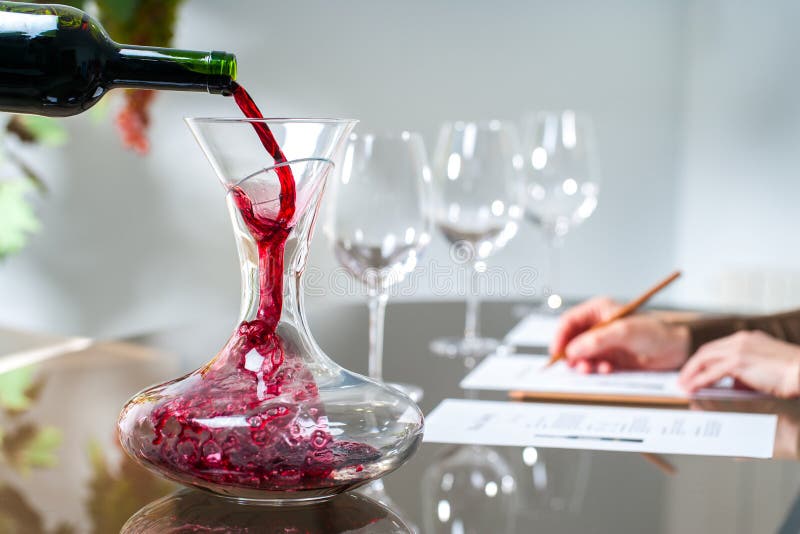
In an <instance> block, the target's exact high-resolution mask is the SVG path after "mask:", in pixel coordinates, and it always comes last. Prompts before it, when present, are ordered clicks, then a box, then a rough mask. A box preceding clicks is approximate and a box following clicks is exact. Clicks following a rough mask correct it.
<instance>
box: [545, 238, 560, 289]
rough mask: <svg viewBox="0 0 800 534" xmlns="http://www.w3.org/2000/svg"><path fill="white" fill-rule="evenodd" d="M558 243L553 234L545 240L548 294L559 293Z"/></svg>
mask: <svg viewBox="0 0 800 534" xmlns="http://www.w3.org/2000/svg"><path fill="white" fill-rule="evenodd" d="M559 248H560V247H559V243H558V238H557V237H555V236H551V237H550V239H548V242H547V249H548V256H549V257H548V260H549V265H548V268H549V269H550V294H551V295H559V292H558V291H559V283H560V282H559V274H560V273H559V260H560V257H559V253H560V250H559ZM559 296H560V295H559Z"/></svg>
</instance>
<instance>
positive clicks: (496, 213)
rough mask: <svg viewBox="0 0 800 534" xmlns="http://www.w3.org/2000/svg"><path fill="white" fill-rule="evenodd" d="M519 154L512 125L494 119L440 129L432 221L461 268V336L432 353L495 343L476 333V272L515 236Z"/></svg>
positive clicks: (488, 348)
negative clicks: (463, 283)
mask: <svg viewBox="0 0 800 534" xmlns="http://www.w3.org/2000/svg"><path fill="white" fill-rule="evenodd" d="M522 166H523V161H522V156H521V154H520V152H519V139H518V137H517V131H516V128H515V127H514V125H513V124H511V123H509V122H504V121H499V120H488V121H481V122H460V121H459V122H451V123H446V124H444V125H443V126H442V128H441V131H440V133H439V140H438V143H437V145H436V152H435V155H434V160H433V185H434V187H433V189H434V197H433V198H434V202H433V210H434V220H435V222H436V225H437V227H438V228H439V230H440V231H441V233H442V235H444V237H445V238H446V239H447V241H448V242H449V243H450V244H451V249H450V256H451V258H452V259H453V260H454V261H455V262H456V263H459V264H464V265H465V266H466V269H467V273H466V277H465V278H466V318H465V325H464V336H463V337H461V338H453V337H447V338H438V339H435V340H433V341H432V342H431V344H430V348H431V351H432V352H433V353H434V354H437V355H442V356H449V357H468V358H480V357H482V356H485V355H487V354H489V353H491V352H493V351H494V350H495V349H496V348H497V347H498V346H499V345H500V342H499V341H498V340H497V339H493V338H487V337H482V336H481V335H480V332H479V323H480V315H479V300H478V291H479V284H477V283H476V281H477V280H476V279H477V277H478V276H479V275H480V273H482V272H485V271H486V260H487V259H488V258H489V257H490V256H491V255H492V254H494V253H495V252H497V251H498V250H500V249H502V248H503V247H504V246H506V244H507V243H508V242H509V241H510V240H511V239H512V238H513V237H514V236H515V235H516V233H517V229H518V228H519V220H520V219H521V218H522V215H523V208H522V202H523V200H524V199H523V198H522V194H523V191H522V176H521V170H522Z"/></svg>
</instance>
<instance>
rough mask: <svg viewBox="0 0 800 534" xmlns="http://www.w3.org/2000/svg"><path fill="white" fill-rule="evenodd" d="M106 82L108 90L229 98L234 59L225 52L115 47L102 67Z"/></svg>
mask: <svg viewBox="0 0 800 534" xmlns="http://www.w3.org/2000/svg"><path fill="white" fill-rule="evenodd" d="M106 80H107V83H108V85H109V87H110V88H111V87H135V88H140V89H172V90H181V91H207V92H209V93H214V94H230V92H231V84H232V83H233V81H234V80H236V57H235V56H234V55H233V54H229V53H228V52H200V51H195V50H175V49H172V48H157V47H151V46H129V45H119V48H118V49H117V53H116V54H115V55H114V57H113V59H112V60H111V61H110V62H109V64H108V65H107V66H106Z"/></svg>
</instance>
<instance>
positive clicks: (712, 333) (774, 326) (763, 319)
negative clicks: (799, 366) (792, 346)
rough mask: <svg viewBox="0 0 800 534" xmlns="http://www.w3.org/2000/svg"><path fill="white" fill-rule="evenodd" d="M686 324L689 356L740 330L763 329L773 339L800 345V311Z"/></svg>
mask: <svg viewBox="0 0 800 534" xmlns="http://www.w3.org/2000/svg"><path fill="white" fill-rule="evenodd" d="M683 324H685V325H686V326H688V327H689V334H690V336H691V343H690V345H689V354H694V353H695V352H696V351H697V349H699V348H700V347H701V346H702V345H704V344H705V343H708V342H709V341H712V340H714V339H718V338H721V337H725V336H729V335H731V334H733V333H734V332H738V331H739V330H761V331H762V332H765V333H767V334H769V335H771V336H773V337H776V338H778V339H782V340H783V341H788V342H789V343H796V344H800V310H792V311H788V312H783V313H777V314H774V315H753V316H730V317H714V318H708V319H695V320H691V321H686V322H684V323H683Z"/></svg>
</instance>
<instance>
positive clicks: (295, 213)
mask: <svg viewBox="0 0 800 534" xmlns="http://www.w3.org/2000/svg"><path fill="white" fill-rule="evenodd" d="M187 122H188V124H189V127H190V128H191V130H192V132H193V134H194V135H195V137H196V138H197V140H198V142H199V144H200V146H201V148H202V149H203V151H204V152H205V155H206V157H207V158H208V159H209V161H210V162H211V165H212V166H213V168H214V170H215V171H216V174H217V175H218V177H219V178H220V180H221V181H222V184H223V185H224V186H225V189H226V191H227V203H228V208H229V211H230V214H231V219H232V221H233V227H234V235H235V237H236V243H237V248H238V252H239V258H240V263H241V272H242V306H241V313H240V319H239V323H238V326H237V328H236V330H235V331H234V332H233V334H232V336H231V338H230V339H229V340H228V342H227V344H226V345H225V347H224V348H223V349H222V350H221V351H220V352H219V353H218V354H217V355H216V356H215V357H214V358H213V359H212V360H211V361H210V362H208V363H207V364H205V365H204V366H203V367H201V368H200V369H198V370H196V371H194V372H192V373H189V374H188V375H186V376H184V377H181V378H177V379H175V380H172V381H169V382H166V383H164V384H160V385H157V386H153V387H150V388H147V389H145V390H144V391H142V392H140V393H139V394H137V395H136V396H134V397H133V398H132V399H131V400H130V401H129V402H128V404H127V405H126V406H125V408H124V409H123V411H122V413H121V414H120V418H119V423H118V426H119V435H120V441H121V442H122V445H123V446H124V448H125V450H126V451H127V452H128V454H130V455H131V456H132V457H133V458H134V459H136V460H138V461H139V462H140V463H142V464H143V465H144V466H145V467H148V468H150V469H152V470H154V471H156V472H158V473H160V474H161V475H163V476H165V477H167V478H170V479H172V480H175V481H177V482H180V483H182V484H187V485H191V486H195V487H198V488H201V489H204V490H208V491H211V492H213V493H217V494H220V495H223V496H228V497H232V498H235V499H238V500H241V501H254V502H262V503H267V504H270V503H271V504H284V503H287V502H295V503H310V502H315V501H319V500H324V499H327V498H330V497H332V496H334V495H336V494H338V493H341V492H343V491H346V490H349V489H352V488H355V487H357V486H360V485H362V484H364V483H366V482H369V481H370V480H374V479H377V478H379V477H381V476H383V475H385V474H387V473H388V472H390V471H392V470H394V469H396V468H397V467H399V466H400V465H401V464H403V463H404V462H405V461H406V460H408V458H409V457H410V456H411V455H412V454H413V453H414V451H415V450H416V448H417V447H418V445H419V443H420V441H421V438H422V426H423V423H422V413H421V412H420V410H419V408H418V407H417V406H416V404H414V403H413V402H412V401H411V400H410V399H409V398H408V397H407V396H405V395H404V394H402V393H400V392H399V391H397V390H395V389H392V388H390V387H387V386H385V385H383V384H380V383H378V382H375V381H372V380H370V379H368V378H365V377H362V376H360V375H357V374H355V373H351V372H349V371H347V370H345V369H343V368H341V367H340V366H339V365H337V364H336V363H334V362H333V361H332V360H331V359H330V358H328V356H326V355H325V353H324V352H323V351H322V350H321V349H320V348H319V346H318V345H317V343H316V342H315V341H314V338H313V337H312V336H311V333H310V331H309V327H308V323H307V320H306V315H305V311H304V307H303V293H302V275H303V271H304V268H305V265H306V261H307V257H308V252H309V243H310V239H311V234H312V230H313V226H314V221H315V218H316V215H317V210H318V208H319V203H320V199H321V197H322V193H323V190H324V186H325V181H326V177H327V176H328V174H329V173H330V171H331V169H332V168H333V158H334V156H335V155H336V153H337V152H338V150H339V148H340V145H341V144H342V141H343V140H344V139H345V138H346V136H347V134H348V133H349V132H350V130H351V129H352V127H353V126H354V124H355V122H354V121H347V120H303V119H187ZM264 129H269V130H271V132H272V135H273V136H274V140H275V141H276V142H277V143H278V144H279V145H280V148H281V150H279V151H278V152H280V156H282V158H284V159H283V160H274V159H273V157H272V156H271V155H270V152H268V151H265V150H264V146H262V145H261V142H260V141H259V138H258V136H257V135H256V131H255V130H261V131H263V130H264ZM365 209H366V208H365Z"/></svg>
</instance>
